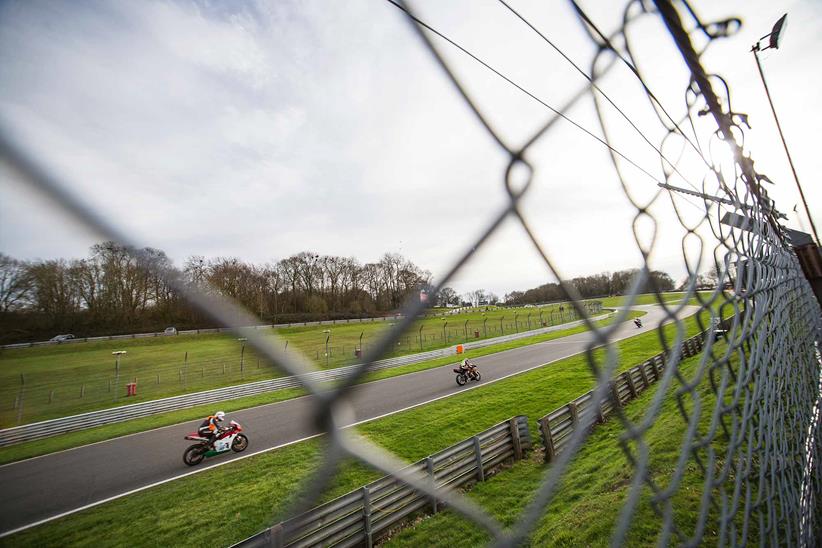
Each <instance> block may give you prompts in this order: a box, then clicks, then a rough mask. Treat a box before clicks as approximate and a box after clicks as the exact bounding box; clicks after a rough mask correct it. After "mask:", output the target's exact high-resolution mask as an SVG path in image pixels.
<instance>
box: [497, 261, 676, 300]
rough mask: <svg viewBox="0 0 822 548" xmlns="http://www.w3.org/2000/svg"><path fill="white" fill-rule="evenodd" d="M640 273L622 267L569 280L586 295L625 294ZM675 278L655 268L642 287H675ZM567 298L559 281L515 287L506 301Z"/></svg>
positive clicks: (651, 289) (646, 288) (660, 288)
mask: <svg viewBox="0 0 822 548" xmlns="http://www.w3.org/2000/svg"><path fill="white" fill-rule="evenodd" d="M638 274H639V270H638V269H631V270H620V271H618V272H613V273H610V272H602V273H600V274H594V275H593V276H581V277H579V278H574V279H572V280H569V283H570V284H571V285H573V286H574V287H575V288H576V290H577V291H578V292H579V294H580V295H582V296H583V297H584V298H586V299H587V298H592V297H607V296H612V295H624V294H626V293H628V291H629V290H630V288H631V283H632V281H633V279H634V278H635V277H636V276H637V275H638ZM673 288H674V281H673V279H671V277H670V276H669V275H668V274H666V273H665V272H660V271H659V270H652V271H651V272H650V276H649V278H648V281H647V282H646V283H645V285H644V287H642V288H641V289H640V293H649V292H652V291H671V290H672V289H673ZM565 299H567V296H566V295H565V292H564V291H563V290H562V287H560V285H559V284H558V283H547V284H545V285H541V286H539V287H535V288H533V289H529V290H527V291H512V292H511V293H508V294H506V295H505V303H506V304H535V303H545V302H552V301H562V300H565Z"/></svg>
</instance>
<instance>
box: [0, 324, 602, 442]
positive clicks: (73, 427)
mask: <svg viewBox="0 0 822 548" xmlns="http://www.w3.org/2000/svg"><path fill="white" fill-rule="evenodd" d="M607 316H608V315H607V314H603V315H601V316H598V317H597V318H593V319H594V320H598V319H602V318H605V317H607ZM581 323H582V321H581V320H579V321H574V322H569V323H566V324H561V325H554V326H550V327H543V328H540V329H536V330H532V331H523V332H521V333H514V334H511V335H503V336H501V337H495V338H492V339H485V340H482V341H474V342H470V343H465V344H463V348H465V349H466V350H472V349H476V348H483V347H486V346H491V345H494V344H500V343H504V342H510V341H514V340H517V339H523V338H527V337H533V336H536V335H541V334H545V333H548V332H551V331H558V330H561V329H567V328H569V327H575V326H577V325H580V324H581ZM453 355H456V347H455V346H449V347H447V348H440V349H437V350H429V351H427V352H420V353H418V354H409V355H406V356H399V357H397V358H388V359H385V360H379V361H377V362H374V363H373V364H372V366H371V368H370V370H371V371H380V370H382V369H390V368H393V367H400V366H403V365H408V364H412V363H418V362H422V361H426V360H430V359H434V358H441V357H445V356H453ZM358 367H360V364H353V365H348V366H345V367H339V368H336V369H328V370H325V371H313V372H311V373H308V374H306V375H305V376H306V377H309V378H311V379H312V380H315V381H319V382H332V381H335V380H337V379H340V378H343V377H345V376H346V375H349V374H350V373H351V372H352V371H354V370H355V369H356V368H358ZM301 385H302V384H301V383H300V381H299V380H298V378H297V377H295V376H289V377H280V378H277V379H270V380H264V381H256V382H252V383H246V384H240V385H234V386H226V387H223V388H215V389H213V390H206V391H203V392H195V393H193V394H183V395H180V396H172V397H169V398H163V399H159V400H151V401H147V402H141V403H133V404H130V405H123V406H120V407H114V408H111V409H101V410H99V411H90V412H88V413H83V414H80V415H72V416H69V417H61V418H58V419H51V420H47V421H42V422H35V423H31V424H23V425H20V426H15V427H13V428H7V429H4V430H0V447H5V446H8V445H13V444H15V443H22V442H24V441H33V440H37V439H42V438H47V437H49V436H55V435H58V434H65V433H68V432H75V431H77V430H83V429H86V428H93V427H95V426H103V425H106V424H113V423H117V422H123V421H127V420H131V419H137V418H141V417H147V416H150V415H156V414H158V413H166V412H169V411H176V410H178V409H185V408H187V407H194V406H196V405H203V404H206V403H214V402H220V401H225V400H231V399H236V398H243V397H246V396H254V395H257V394H262V393H265V392H271V391H273V390H279V389H282V388H293V387H296V386H301Z"/></svg>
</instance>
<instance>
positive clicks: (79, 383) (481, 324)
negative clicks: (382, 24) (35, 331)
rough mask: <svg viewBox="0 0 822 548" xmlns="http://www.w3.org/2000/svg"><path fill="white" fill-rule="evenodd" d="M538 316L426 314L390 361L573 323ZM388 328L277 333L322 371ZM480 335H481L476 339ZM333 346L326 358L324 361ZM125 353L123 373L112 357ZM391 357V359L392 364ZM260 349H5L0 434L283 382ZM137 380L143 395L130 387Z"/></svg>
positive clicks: (235, 344) (172, 342)
mask: <svg viewBox="0 0 822 548" xmlns="http://www.w3.org/2000/svg"><path fill="white" fill-rule="evenodd" d="M560 306H563V305H551V306H548V307H544V308H541V309H537V308H528V309H496V308H491V309H489V311H488V312H487V313H484V312H482V311H476V312H471V313H463V314H457V315H449V316H439V317H426V318H425V319H421V320H419V321H417V322H415V323H414V324H413V326H412V327H411V328H410V329H409V330H408V331H407V333H406V335H404V336H403V337H401V338H400V340H399V341H398V342H397V345H396V348H395V349H394V350H393V351H392V352H390V353H389V354H388V356H400V355H406V354H413V353H416V352H420V351H422V350H432V349H435V348H445V347H447V346H452V345H454V344H457V343H460V342H466V340H476V339H485V338H492V337H496V336H499V335H500V334H510V333H514V332H517V331H525V330H528V329H536V328H537V327H539V326H540V325H541V323H542V322H544V323H545V324H547V325H559V324H562V323H566V322H569V321H573V320H575V319H577V316H576V314H575V312H574V311H573V310H572V307H571V306H570V305H567V304H566V305H564V306H563V309H562V310H561V311H560ZM392 325H393V323H392V322H384V321H379V322H365V323H353V324H335V325H330V326H329V325H325V326H322V325H321V326H316V325H315V326H303V327H288V328H280V329H277V330H276V331H273V330H272V331H271V333H276V334H277V335H278V336H279V337H280V339H281V340H282V341H283V344H284V345H285V344H286V343H287V346H286V349H287V350H292V349H294V350H299V351H300V352H302V353H303V355H305V356H307V357H308V358H309V359H311V360H313V361H314V362H315V363H316V364H317V365H318V366H319V367H322V368H333V367H340V366H344V365H348V364H351V363H354V362H356V361H357V358H356V357H355V355H354V349H355V348H358V347H359V345H360V337H361V336H362V349H363V351H368V349H369V347H370V345H371V344H374V343H375V342H376V341H377V340H378V339H379V338H380V336H381V335H382V334H383V333H384V332H385V331H386V330H387V329H389V328H390V327H391V326H392ZM477 334H478V336H475V335H477ZM326 340H328V356H326V352H325V350H326ZM119 350H125V351H126V352H127V354H125V355H123V356H121V359H120V365H119V371H118V368H117V366H116V360H115V357H114V356H112V352H113V351H119ZM388 356H387V357H388ZM281 375H282V373H281V372H280V371H279V370H278V369H276V368H275V367H274V366H272V365H271V364H270V363H268V362H267V361H266V360H265V359H261V358H259V356H258V355H257V354H256V352H255V351H254V350H253V349H252V348H251V347H250V346H246V345H245V344H244V343H243V342H242V341H238V340H237V339H236V338H234V337H233V336H231V335H227V334H216V335H179V336H176V337H155V338H145V339H129V340H117V341H92V342H86V343H68V344H62V345H53V346H44V347H33V348H22V349H6V350H0V428H8V427H10V426H15V425H17V424H25V423H30V422H36V421H41V420H47V419H52V418H57V417H62V416H67V415H73V414H76V413H82V412H85V411H92V410H95V409H104V408H108V407H115V406H118V405H123V404H126V403H138V402H141V401H148V400H152V399H157V398H162V397H168V396H174V395H178V394H185V393H189V392H197V391H201V390H208V389H212V388H218V387H222V386H230V385H233V384H239V383H243V382H252V381H257V380H263V379H270V378H274V377H278V376H281ZM134 381H136V382H137V396H136V397H128V398H126V397H125V392H126V389H125V384H126V383H130V382H134Z"/></svg>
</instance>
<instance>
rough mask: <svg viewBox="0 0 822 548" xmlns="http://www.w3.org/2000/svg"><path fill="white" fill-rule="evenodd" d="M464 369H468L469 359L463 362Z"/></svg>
mask: <svg viewBox="0 0 822 548" xmlns="http://www.w3.org/2000/svg"><path fill="white" fill-rule="evenodd" d="M462 367H468V359H467V358H466V359H464V360H462Z"/></svg>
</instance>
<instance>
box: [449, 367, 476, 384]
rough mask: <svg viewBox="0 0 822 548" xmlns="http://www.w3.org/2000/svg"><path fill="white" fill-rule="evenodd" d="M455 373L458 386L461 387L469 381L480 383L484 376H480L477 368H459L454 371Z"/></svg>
mask: <svg viewBox="0 0 822 548" xmlns="http://www.w3.org/2000/svg"><path fill="white" fill-rule="evenodd" d="M454 373H456V374H457V384H458V385H460V386H464V385H465V383H467V382H468V381H469V380H472V381H477V382H479V380H480V379H482V375H480V372H479V370H478V369H477V368H476V367H474V368H472V369H463V368H461V367H458V368H456V369H454Z"/></svg>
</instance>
